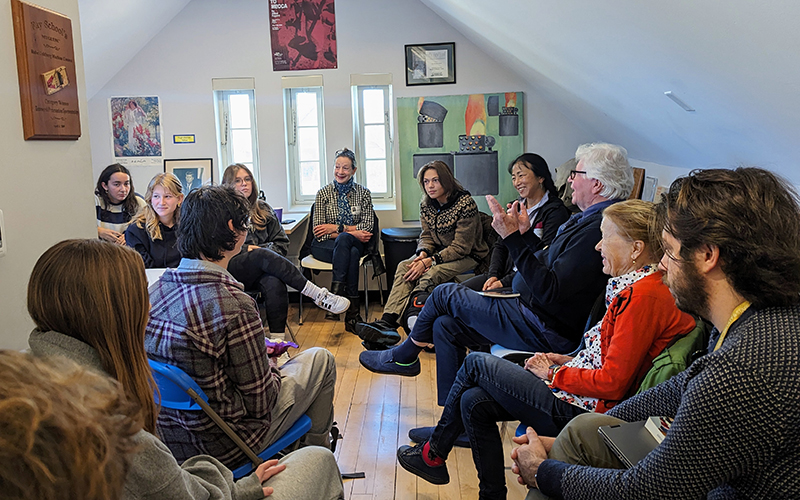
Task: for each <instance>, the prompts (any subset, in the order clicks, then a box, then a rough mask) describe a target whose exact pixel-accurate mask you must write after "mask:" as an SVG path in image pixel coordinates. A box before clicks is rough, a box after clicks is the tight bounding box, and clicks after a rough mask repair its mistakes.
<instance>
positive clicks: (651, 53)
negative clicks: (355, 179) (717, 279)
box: [421, 0, 800, 184]
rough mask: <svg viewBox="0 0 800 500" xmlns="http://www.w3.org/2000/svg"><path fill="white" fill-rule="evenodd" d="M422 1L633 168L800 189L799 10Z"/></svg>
mask: <svg viewBox="0 0 800 500" xmlns="http://www.w3.org/2000/svg"><path fill="white" fill-rule="evenodd" d="M421 1H422V2H423V3H424V4H426V5H428V6H429V7H430V8H431V9H432V10H433V11H434V12H436V13H437V14H439V15H440V16H441V17H442V18H444V19H445V20H446V21H447V22H448V23H450V24H452V25H453V26H454V27H455V28H456V29H458V30H459V31H460V32H461V33H463V34H464V35H465V36H466V37H467V38H469V39H470V40H472V41H473V42H474V43H475V44H477V45H478V46H479V47H481V48H482V49H484V50H485V51H486V52H487V53H488V54H489V56H490V57H494V58H497V59H498V60H500V61H502V62H503V63H505V64H507V65H509V66H511V67H514V68H516V71H517V72H518V73H519V74H520V75H521V76H523V77H524V78H526V79H527V80H528V81H529V82H530V83H531V85H532V86H534V87H535V88H537V89H538V90H540V91H541V92H544V93H545V94H546V95H547V96H549V98H551V99H552V100H553V101H555V102H557V103H559V104H560V105H561V106H562V107H563V109H564V110H565V112H566V113H567V114H568V116H570V118H572V119H573V120H574V121H575V122H576V123H579V124H581V125H582V126H585V127H586V128H587V130H588V131H589V132H591V133H592V134H593V136H594V137H596V138H597V140H606V141H610V142H615V143H618V144H621V145H624V146H625V147H627V148H628V150H629V152H630V156H631V157H632V158H636V159H639V160H643V161H650V162H654V163H659V164H664V165H671V166H677V167H686V168H696V167H709V166H721V167H729V166H733V165H736V164H739V163H744V164H755V165H760V166H764V167H767V168H770V169H772V170H773V171H776V172H778V173H780V174H782V175H784V176H785V177H788V178H789V179H790V180H791V181H793V182H794V183H796V184H800V170H799V169H798V168H797V167H796V166H795V165H796V164H797V162H798V160H799V159H800V140H798V139H799V138H798V133H800V96H799V95H798V91H800V29H798V28H797V19H800V2H796V1H791V0H776V1H774V2H752V1H750V0H718V1H714V0H672V1H669V2H650V1H633V0H605V1H602V2H598V1H596V0H562V1H556V0H493V1H491V2H486V1H485V0H421ZM430 38H431V40H430V41H433V42H436V41H446V40H438V39H437V37H436V36H435V34H432V36H431V37H430ZM457 64H459V65H461V64H470V61H464V60H459V61H458V62H457ZM665 91H672V92H674V93H675V94H676V95H677V96H679V97H680V98H681V99H682V100H684V101H685V102H687V103H688V104H690V105H691V106H692V107H694V108H695V110H696V111H695V112H693V113H688V112H686V111H684V110H682V109H681V108H679V107H678V106H677V105H676V104H675V103H673V102H672V101H670V100H669V99H668V98H667V97H666V96H665V95H664V92H665ZM531 112H535V110H528V113H531Z"/></svg>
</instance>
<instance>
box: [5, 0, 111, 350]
mask: <svg viewBox="0 0 800 500" xmlns="http://www.w3.org/2000/svg"><path fill="white" fill-rule="evenodd" d="M36 3H37V4H39V5H41V6H43V7H46V8H48V9H52V10H54V11H56V12H59V13H61V14H64V15H66V16H68V17H69V18H70V19H71V20H72V32H73V35H74V37H75V40H74V43H75V64H76V70H77V79H76V80H77V85H78V99H79V101H80V113H81V130H82V136H81V138H80V139H79V140H77V141H25V140H24V139H23V136H22V114H21V109H20V101H19V81H18V80H17V63H16V55H15V51H14V31H13V27H12V26H13V25H12V21H11V2H2V3H0V109H2V110H3V120H2V121H0V151H3V167H2V168H0V210H2V211H3V213H4V215H5V227H6V232H5V233H4V234H3V240H4V241H5V242H6V243H7V244H8V253H7V254H6V256H5V257H0V348H4V349H22V348H24V347H26V346H27V338H28V334H29V333H30V330H31V328H33V323H32V322H31V320H30V318H29V316H28V313H27V310H26V305H25V304H26V302H25V294H26V288H27V285H28V278H29V276H30V273H31V269H32V268H33V265H34V263H35V262H36V259H38V258H39V256H40V255H41V254H42V253H43V252H44V251H45V250H47V248H49V247H50V246H52V245H53V243H55V242H57V241H60V240H63V239H66V238H90V237H96V236H97V231H96V229H95V222H94V201H93V196H92V190H93V181H92V168H91V151H90V146H89V122H88V119H87V117H88V112H87V106H86V89H85V86H84V85H83V51H82V48H81V38H80V22H79V17H78V2H77V0H39V1H37V2H36Z"/></svg>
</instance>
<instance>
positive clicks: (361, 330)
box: [355, 319, 400, 346]
mask: <svg viewBox="0 0 800 500" xmlns="http://www.w3.org/2000/svg"><path fill="white" fill-rule="evenodd" d="M355 333H356V335H358V336H359V337H361V340H363V341H365V342H369V343H372V344H381V345H385V346H393V345H395V344H397V343H398V342H400V334H399V333H397V327H394V326H392V325H391V324H389V323H387V322H386V321H384V320H382V319H379V320H378V321H373V322H372V323H358V324H357V325H356V331H355Z"/></svg>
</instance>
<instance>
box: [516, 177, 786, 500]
mask: <svg viewBox="0 0 800 500" xmlns="http://www.w3.org/2000/svg"><path fill="white" fill-rule="evenodd" d="M660 214H661V218H662V221H661V222H663V225H662V226H661V227H663V233H662V236H663V243H664V250H665V256H664V258H663V259H662V261H661V267H662V268H663V269H664V272H665V278H664V279H665V282H666V283H667V285H668V286H669V288H670V291H671V292H672V294H673V296H674V297H675V300H676V303H677V305H678V307H680V308H681V309H683V310H685V311H688V312H693V313H695V314H698V315H700V316H702V317H703V318H706V319H708V320H709V321H710V322H711V323H712V324H713V325H714V330H713V332H712V336H711V342H710V344H709V353H708V354H707V355H705V356H703V357H702V358H700V359H698V360H697V361H695V362H694V363H693V364H692V365H691V366H690V367H689V368H688V369H687V370H686V371H684V372H683V373H681V374H680V375H677V376H675V377H673V378H672V379H670V380H667V381H666V382H664V383H662V384H660V385H658V386H656V387H654V388H652V389H650V390H648V391H646V392H644V393H642V394H640V395H638V396H635V397H633V398H631V399H630V400H628V401H626V402H625V403H622V404H620V405H618V406H616V407H615V408H613V409H612V410H610V411H609V412H608V413H607V414H606V415H598V414H587V415H582V416H580V417H578V418H576V419H574V420H573V421H572V422H571V423H570V424H569V425H568V426H567V427H566V428H565V429H564V430H563V431H562V432H561V433H560V434H559V436H558V437H557V438H555V439H553V438H547V437H540V436H537V435H536V433H535V432H534V431H533V429H531V428H528V431H527V434H526V435H525V436H521V437H520V438H517V442H518V444H520V445H521V446H519V447H518V448H516V449H514V450H513V451H512V454H511V457H512V459H513V460H514V465H513V467H512V470H514V472H515V473H517V474H519V476H520V477H519V481H520V482H521V483H523V484H526V485H528V486H529V487H531V488H532V489H531V490H530V492H529V494H528V497H527V498H528V500H532V499H537V498H544V497H546V496H547V497H552V498H564V499H606V498H607V499H655V498H670V499H676V498H679V499H682V498H687V499H688V498H713V499H720V498H764V499H777V498H797V495H798V494H800V493H798V492H800V431H799V430H798V429H800V427H798V425H800V397H799V396H800V208H799V207H798V200H797V195H796V193H795V192H794V191H793V190H792V189H791V188H790V187H789V186H788V185H787V184H786V183H785V182H783V181H782V180H780V179H779V178H777V177H776V176H774V175H773V174H771V173H769V172H767V171H765V170H761V169H757V168H739V169H736V170H700V171H694V172H692V173H691V174H690V175H689V176H688V177H685V178H681V179H678V180H676V181H675V182H674V183H673V184H672V186H671V187H670V189H669V193H668V194H667V196H666V198H665V200H664V201H662V204H661V206H660ZM656 415H663V416H670V417H674V418H675V421H674V422H673V424H672V427H671V428H670V430H669V432H668V434H667V436H666V438H665V439H664V441H663V442H662V443H661V444H660V445H659V446H658V447H657V448H656V449H655V450H654V451H653V452H651V453H650V454H649V455H647V457H645V458H644V459H643V460H642V461H640V462H639V463H638V464H636V465H634V466H633V467H632V468H630V469H627V470H622V469H623V466H622V464H621V463H620V462H619V460H617V459H616V457H615V456H614V455H613V454H612V453H611V452H610V451H609V450H608V448H607V447H606V445H605V444H604V443H603V441H602V439H601V438H600V437H599V436H598V434H597V428H598V427H599V426H601V425H609V424H615V423H620V422H622V421H627V422H634V421H638V420H644V419H646V418H647V417H649V416H656ZM536 488H538V489H536Z"/></svg>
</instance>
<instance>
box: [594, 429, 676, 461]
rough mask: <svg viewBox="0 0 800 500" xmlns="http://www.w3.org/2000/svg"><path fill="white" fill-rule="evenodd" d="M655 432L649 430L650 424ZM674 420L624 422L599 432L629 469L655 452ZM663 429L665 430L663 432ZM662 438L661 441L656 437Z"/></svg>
mask: <svg viewBox="0 0 800 500" xmlns="http://www.w3.org/2000/svg"><path fill="white" fill-rule="evenodd" d="M651 421H652V422H653V423H652V424H650V427H652V428H653V429H654V430H652V431H651V429H650V428H648V425H647V424H648V423H649V422H651ZM671 424H672V419H671V418H668V417H650V418H649V419H647V420H640V421H638V422H623V423H621V424H617V425H603V426H601V427H599V428H598V429H597V432H598V433H600V435H601V436H603V440H604V441H605V442H606V444H607V445H608V447H609V448H610V449H611V451H613V452H614V454H615V455H616V456H617V458H619V459H620V461H621V462H622V463H623V464H625V466H626V467H628V468H629V469H630V468H631V467H633V466H634V465H636V464H637V463H639V461H640V460H642V459H643V458H644V457H646V456H647V455H648V454H649V453H650V452H651V451H653V450H655V449H656V448H657V447H658V445H659V444H660V443H661V441H663V440H664V437H665V436H666V435H667V431H668V430H669V426H670V425H671ZM662 429H663V430H662ZM656 435H659V436H660V439H659V438H658V437H656Z"/></svg>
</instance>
